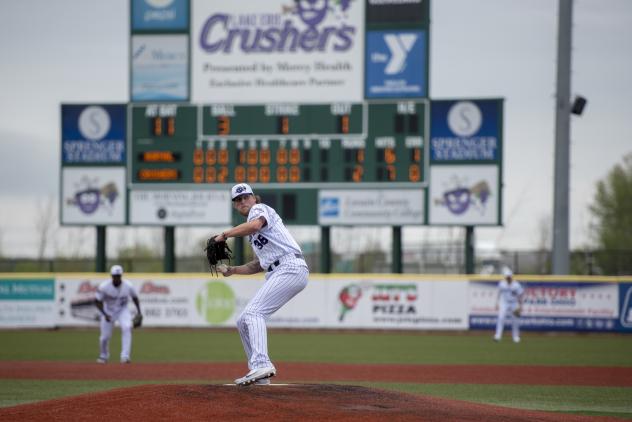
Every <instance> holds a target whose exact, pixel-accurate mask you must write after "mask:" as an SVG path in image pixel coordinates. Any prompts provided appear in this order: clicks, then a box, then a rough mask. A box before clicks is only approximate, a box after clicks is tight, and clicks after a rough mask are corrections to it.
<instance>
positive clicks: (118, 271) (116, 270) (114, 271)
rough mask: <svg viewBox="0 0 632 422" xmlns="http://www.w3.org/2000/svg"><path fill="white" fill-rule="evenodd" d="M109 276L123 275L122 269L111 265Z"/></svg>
mask: <svg viewBox="0 0 632 422" xmlns="http://www.w3.org/2000/svg"><path fill="white" fill-rule="evenodd" d="M110 274H112V275H123V267H121V266H120V265H112V268H110Z"/></svg>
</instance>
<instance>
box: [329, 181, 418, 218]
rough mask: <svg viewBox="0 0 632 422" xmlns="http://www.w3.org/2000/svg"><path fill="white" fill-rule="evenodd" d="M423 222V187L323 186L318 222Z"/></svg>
mask: <svg viewBox="0 0 632 422" xmlns="http://www.w3.org/2000/svg"><path fill="white" fill-rule="evenodd" d="M388 221H396V222H397V224H400V225H405V224H423V222H424V198H423V191H422V190H421V189H417V190H324V189H323V190H320V191H319V192H318V224H321V225H336V224H353V225H355V224H380V225H383V224H385V222H388Z"/></svg>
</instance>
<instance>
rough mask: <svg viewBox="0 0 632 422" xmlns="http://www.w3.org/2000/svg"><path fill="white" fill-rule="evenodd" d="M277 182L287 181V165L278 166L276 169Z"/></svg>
mask: <svg viewBox="0 0 632 422" xmlns="http://www.w3.org/2000/svg"><path fill="white" fill-rule="evenodd" d="M276 176H277V177H276V178H277V182H279V183H285V182H287V167H278V168H277V171H276Z"/></svg>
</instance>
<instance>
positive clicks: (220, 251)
mask: <svg viewBox="0 0 632 422" xmlns="http://www.w3.org/2000/svg"><path fill="white" fill-rule="evenodd" d="M204 250H205V251H206V260H207V261H208V265H209V269H210V270H211V274H212V273H213V272H214V273H215V274H218V273H217V264H219V263H220V261H222V260H224V259H227V260H228V262H230V259H231V258H232V255H231V254H232V253H233V251H231V250H230V248H229V247H228V244H227V243H226V242H225V241H222V242H216V241H215V236H211V237H210V238H209V239H208V240H207V241H206V248H204Z"/></svg>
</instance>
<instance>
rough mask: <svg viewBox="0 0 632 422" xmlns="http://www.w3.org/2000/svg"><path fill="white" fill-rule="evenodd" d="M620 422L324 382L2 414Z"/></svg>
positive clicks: (140, 393) (145, 389) (138, 392)
mask: <svg viewBox="0 0 632 422" xmlns="http://www.w3.org/2000/svg"><path fill="white" fill-rule="evenodd" d="M255 418H256V419H259V420H275V421H318V422H322V421H362V422H370V421H380V422H382V421H385V420H389V421H390V420H397V421H424V422H435V421H436V422H439V421H488V422H494V421H498V422H501V421H502V422H507V421H509V422H513V421H525V422H527V421H528V422H534V421H547V422H548V421H563V422H588V421H608V420H610V421H615V420H618V419H613V418H596V417H592V416H591V417H587V416H576V415H566V414H555V413H545V412H535V411H526V410H520V409H510V408H504V407H498V406H488V405H482V404H474V403H468V402H462V401H454V400H447V399H440V398H434V397H427V396H417V395H411V394H404V393H395V392H391V391H384V390H377V389H371V388H366V387H357V386H346V385H326V384H307V385H305V384H303V385H301V384H295V385H283V384H277V385H275V384H272V385H269V386H250V387H236V386H233V385H144V386H139V387H131V388H120V389H115V390H110V391H105V392H100V393H95V394H84V395H81V396H75V397H70V398H64V399H57V400H48V401H44V402H39V403H34V404H25V405H20V406H14V407H5V408H0V420H3V421H24V420H29V421H51V420H52V421H74V420H95V421H99V420H107V421H113V420H134V421H136V422H143V421H160V420H165V421H166V420H169V421H172V420H221V421H242V420H250V419H255Z"/></svg>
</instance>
